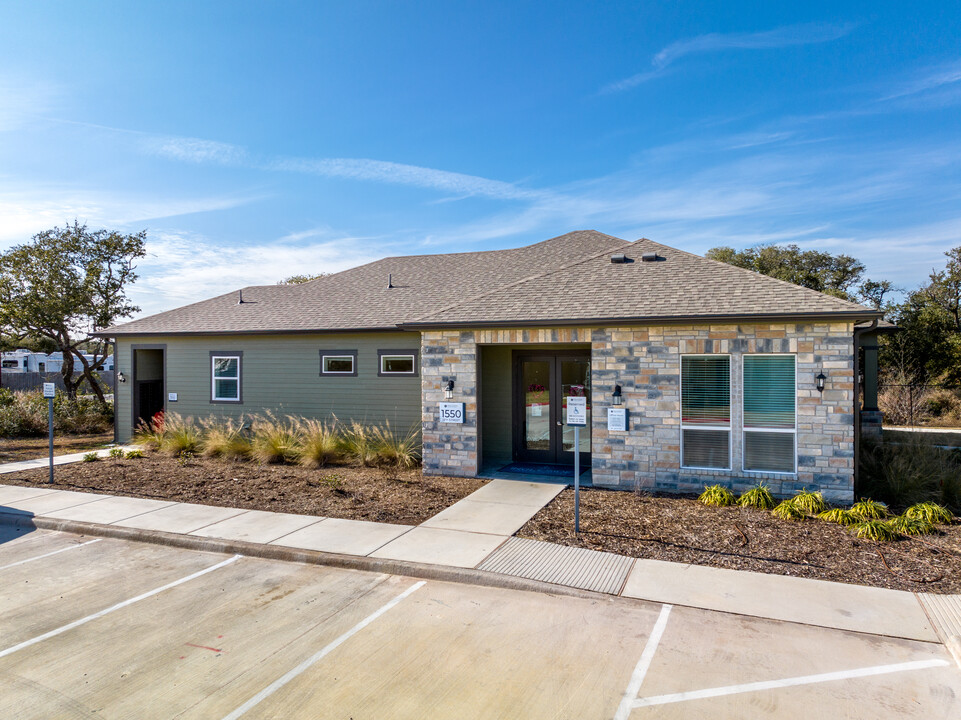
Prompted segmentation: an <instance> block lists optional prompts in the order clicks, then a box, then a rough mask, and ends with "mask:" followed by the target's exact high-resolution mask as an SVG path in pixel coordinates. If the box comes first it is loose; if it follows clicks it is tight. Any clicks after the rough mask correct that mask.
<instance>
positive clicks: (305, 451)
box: [297, 420, 344, 467]
mask: <svg viewBox="0 0 961 720" xmlns="http://www.w3.org/2000/svg"><path fill="white" fill-rule="evenodd" d="M297 429H298V431H299V433H300V436H301V440H300V458H299V459H300V464H301V465H306V466H308V467H324V466H325V465H327V464H329V463H332V462H336V461H338V460H340V459H342V458H343V454H344V442H343V440H342V438H341V437H340V435H339V434H338V433H337V422H336V420H334V421H332V422H329V423H328V422H324V421H322V420H304V421H303V422H301V423H299V424H298V428H297Z"/></svg>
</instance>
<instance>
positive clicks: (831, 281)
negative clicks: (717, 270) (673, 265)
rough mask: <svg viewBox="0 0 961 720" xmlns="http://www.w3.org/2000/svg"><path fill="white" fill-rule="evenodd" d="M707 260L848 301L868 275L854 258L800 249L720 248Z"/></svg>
mask: <svg viewBox="0 0 961 720" xmlns="http://www.w3.org/2000/svg"><path fill="white" fill-rule="evenodd" d="M705 257H708V258H710V259H711V260H717V261H719V262H723V263H727V264H728V265H735V266H737V267H741V268H745V269H747V270H753V271H754V272H756V273H760V274H762V275H769V276H771V277H774V278H777V279H778V280H786V281H787V282H791V283H794V284H795V285H801V286H803V287H806V288H811V289H812V290H817V291H818V292H823V293H826V294H828V295H834V296H835V297H839V298H843V299H845V300H854V299H855V295H854V292H853V290H854V288H855V287H856V286H857V285H858V283H859V282H860V281H861V278H862V276H863V275H864V265H863V264H862V263H861V262H860V261H859V260H857V259H855V258H853V257H851V256H850V255H832V254H831V253H827V252H821V251H820V250H802V249H801V248H799V247H798V246H797V245H783V246H782V245H756V246H755V247H752V248H747V249H746V250H735V249H734V248H730V247H716V248H711V249H710V250H708V251H707V254H706V256H705ZM868 282H870V281H868ZM888 290H890V288H888ZM882 297H883V293H882Z"/></svg>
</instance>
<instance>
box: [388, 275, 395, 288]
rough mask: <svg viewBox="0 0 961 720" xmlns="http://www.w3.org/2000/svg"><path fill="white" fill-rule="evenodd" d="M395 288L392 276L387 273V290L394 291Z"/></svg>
mask: <svg viewBox="0 0 961 720" xmlns="http://www.w3.org/2000/svg"><path fill="white" fill-rule="evenodd" d="M393 287H394V283H393V280H392V278H391V274H390V273H387V289H388V290H390V289H392V288H393Z"/></svg>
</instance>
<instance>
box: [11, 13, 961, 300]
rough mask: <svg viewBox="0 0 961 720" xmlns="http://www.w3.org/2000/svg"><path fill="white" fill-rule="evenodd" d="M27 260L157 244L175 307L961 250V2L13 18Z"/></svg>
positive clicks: (905, 280) (154, 260)
mask: <svg viewBox="0 0 961 720" xmlns="http://www.w3.org/2000/svg"><path fill="white" fill-rule="evenodd" d="M0 18H2V21H0V247H7V246H9V245H12V244H16V243H19V242H24V241H26V240H28V239H29V238H30V237H31V236H32V235H33V234H35V233H36V232H38V231H40V230H43V229H47V228H50V227H53V226H54V225H62V224H63V223H64V222H66V221H69V220H72V219H73V218H78V219H79V220H80V221H82V222H87V223H88V224H89V225H90V226H92V227H108V228H112V229H121V230H124V231H137V230H141V229H145V228H146V229H147V230H148V232H149V256H148V258H146V259H145V260H144V261H143V262H142V263H141V266H140V267H141V273H142V278H141V280H140V281H139V282H138V283H137V285H136V286H135V287H134V289H133V292H132V295H133V297H134V299H135V300H136V301H137V302H138V303H139V304H140V305H141V306H142V307H143V309H144V311H145V312H156V311H159V310H163V309H168V308H171V307H175V306H177V305H181V304H184V303H187V302H191V301H194V300H198V299H202V298H204V297H209V296H211V295H214V294H216V293H219V292H225V291H228V290H231V289H234V288H236V287H240V286H243V285H250V284H269V283H273V282H276V281H277V280H280V279H282V278H284V277H286V276H288V275H293V274H296V273H304V272H319V271H325V270H326V271H333V270H341V269H344V268H346V267H350V266H352V265H356V264H360V263H362V262H366V261H368V260H372V259H376V258H378V257H383V256H385V255H398V254H410V253H429V252H453V251H466V250H481V249H496V248H502V247H515V246H519V245H523V244H527V243H531V242H537V241H539V240H543V239H546V238H548V237H552V236H554V235H559V234H561V233H564V232H567V231H569V230H574V229H582V228H594V229H597V230H600V231H602V232H607V233H610V234H612V235H617V236H619V237H623V238H626V239H631V240H633V239H636V238H638V237H648V238H650V239H652V240H655V241H658V242H663V243H665V244H667V245H672V246H675V247H680V248H683V249H686V250H690V251H693V252H698V253H703V252H705V251H706V250H707V249H708V248H711V247H714V246H716V245H731V246H734V247H738V248H741V247H748V246H750V245H753V244H756V243H760V242H781V243H789V242H793V243H797V244H799V245H801V246H802V247H805V248H820V249H824V250H828V251H831V252H845V253H848V254H851V255H854V256H856V257H858V258H860V259H862V260H863V261H864V262H865V263H866V265H867V266H868V274H869V275H870V276H871V277H873V278H877V279H882V278H886V279H890V280H892V281H894V282H895V283H896V284H898V285H901V286H903V287H908V288H910V287H913V286H916V285H917V284H919V283H921V282H922V281H924V280H925V279H926V277H927V274H928V273H929V272H930V270H931V269H932V267H935V266H937V267H941V266H943V260H944V258H943V255H942V253H943V252H944V251H945V250H947V249H949V248H951V247H954V246H957V245H959V244H961V202H959V197H961V193H959V190H961V165H959V160H961V120H959V110H961V42H959V39H961V7H959V6H957V5H956V4H954V3H914V4H905V3H887V4H885V3H878V2H871V3H845V2H830V3H827V2H825V3H819V2H805V3H790V4H789V3H747V2H726V3H717V2H705V3H679V2H662V3H626V2H625V3H615V2H607V3H598V2H592V3H587V2H585V3H573V2H568V3H559V4H558V3H525V2H518V1H517V0H514V1H512V2H493V1H491V0H486V1H484V2H476V3H474V2H471V3H464V2H456V3H447V2H430V3H413V2H365V1H352V2H349V3H323V2H304V3H294V2H288V3H280V2H276V3H274V2H271V3H268V2H258V3H254V2H238V1H233V2H221V3H217V2H206V3H198V2H195V1H194V2H178V1H171V0H165V2H163V3H150V4H148V3H138V2H93V3H77V2H44V1H43V0H35V1H33V2H29V3H27V2H0Z"/></svg>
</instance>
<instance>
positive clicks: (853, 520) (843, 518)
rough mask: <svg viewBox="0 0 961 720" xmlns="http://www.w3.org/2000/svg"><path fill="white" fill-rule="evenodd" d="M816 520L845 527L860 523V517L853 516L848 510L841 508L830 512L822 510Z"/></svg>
mask: <svg viewBox="0 0 961 720" xmlns="http://www.w3.org/2000/svg"><path fill="white" fill-rule="evenodd" d="M818 519H819V520H824V521H825V522H830V523H836V524H838V525H845V526H848V525H856V524H857V523H859V522H861V518H860V517H858V516H857V515H855V514H854V513H853V512H851V511H850V510H845V509H843V508H834V509H832V510H824V511H822V512H819V513H818Z"/></svg>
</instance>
